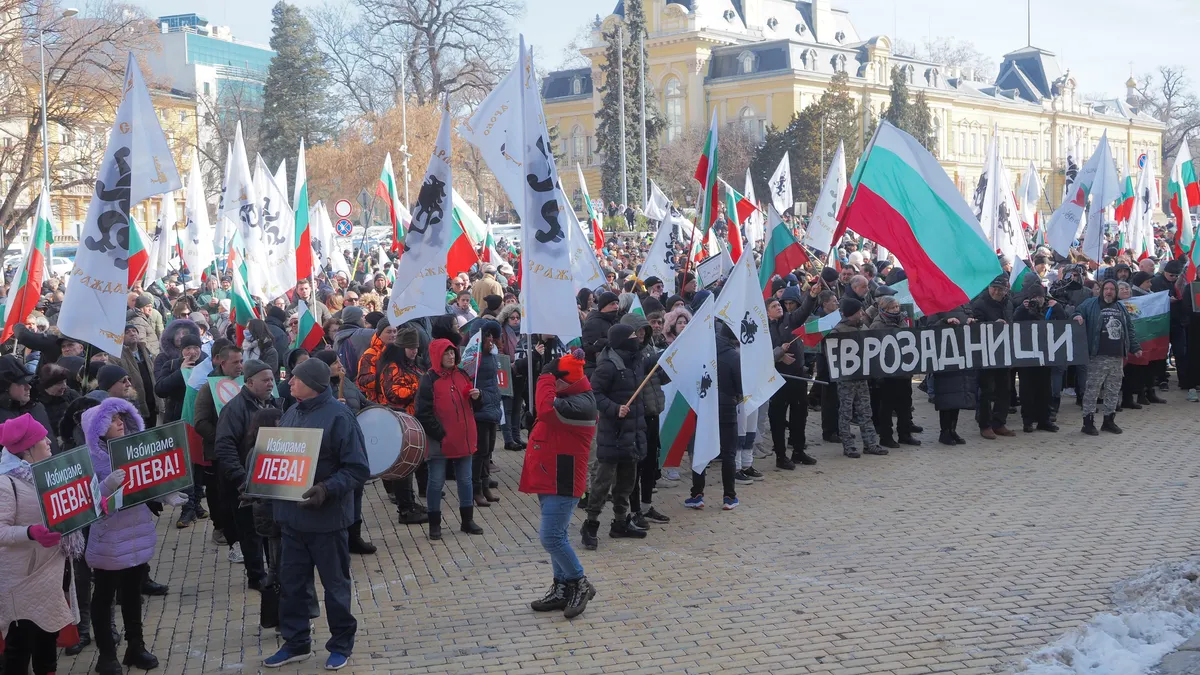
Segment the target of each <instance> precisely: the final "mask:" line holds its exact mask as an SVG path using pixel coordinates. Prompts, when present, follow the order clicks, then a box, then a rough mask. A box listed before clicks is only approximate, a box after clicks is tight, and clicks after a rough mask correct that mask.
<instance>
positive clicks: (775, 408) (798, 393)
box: [767, 283, 821, 471]
mask: <svg viewBox="0 0 1200 675" xmlns="http://www.w3.org/2000/svg"><path fill="white" fill-rule="evenodd" d="M820 292H821V287H820V285H819V284H816V283H813V284H810V285H809V287H808V293H805V294H804V295H803V296H801V293H800V287H799V286H789V287H787V288H785V289H784V291H783V309H784V311H783V318H782V319H781V320H780V321H779V322H778V324H776V326H777V327H776V329H775V330H772V331H771V346H772V347H774V348H775V369H776V370H778V371H779V372H780V373H782V374H784V375H791V376H793V377H805V376H806V375H805V372H804V343H803V342H802V341H800V340H798V339H796V336H795V335H794V334H793V333H792V331H794V330H796V329H798V328H800V327H801V326H803V325H804V324H805V323H806V322H807V321H808V318H809V317H810V316H812V312H813V309H815V308H816V306H817V296H818V295H819V294H820ZM788 343H791V344H790V345H789V346H788V347H787V349H786V350H785V349H784V347H783V346H784V345H785V344H788ZM767 418H768V420H769V421H770V425H771V442H772V445H773V447H774V450H775V466H776V468H779V469H783V470H785V471H792V470H794V469H795V468H796V463H797V462H799V463H800V464H805V465H812V464H816V463H817V460H816V459H814V458H813V457H811V456H810V455H809V454H808V453H807V452H805V450H806V449H807V447H808V444H807V442H806V439H805V435H804V430H805V427H806V426H807V425H808V383H807V382H805V381H804V380H796V379H791V378H784V380H783V386H782V387H780V388H779V391H776V392H775V394H774V395H773V396H772V397H771V401H770V403H768V404H767ZM785 433H786V434H788V435H790V437H791V442H792V457H791V459H788V456H787V444H786V443H785Z"/></svg>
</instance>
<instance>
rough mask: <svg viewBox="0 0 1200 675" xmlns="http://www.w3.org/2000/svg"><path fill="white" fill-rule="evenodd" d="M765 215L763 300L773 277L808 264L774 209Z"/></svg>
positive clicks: (760, 277) (761, 274) (760, 272)
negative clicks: (766, 223) (765, 241)
mask: <svg viewBox="0 0 1200 675" xmlns="http://www.w3.org/2000/svg"><path fill="white" fill-rule="evenodd" d="M767 214H768V215H767V221H768V227H769V229H768V230H767V243H766V245H765V246H764V248H763V257H762V267H760V268H759V270H758V285H759V286H761V287H762V293H763V298H769V297H770V296H771V279H773V278H775V275H779V276H781V277H782V276H785V275H788V274H791V272H792V270H794V269H796V268H797V267H800V266H801V265H803V264H805V263H807V262H808V254H807V253H805V252H804V247H803V246H801V245H800V242H798V241H796V237H795V236H794V235H793V234H792V230H791V229H790V228H789V227H788V226H787V223H785V222H783V219H782V218H780V217H779V213H777V212H776V211H775V207H774V206H768V207H767ZM992 257H995V256H992Z"/></svg>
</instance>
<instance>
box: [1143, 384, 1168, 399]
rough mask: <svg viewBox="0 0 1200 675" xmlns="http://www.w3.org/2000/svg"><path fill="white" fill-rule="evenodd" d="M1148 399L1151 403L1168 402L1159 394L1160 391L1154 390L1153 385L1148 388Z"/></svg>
mask: <svg viewBox="0 0 1200 675" xmlns="http://www.w3.org/2000/svg"><path fill="white" fill-rule="evenodd" d="M1146 400H1147V401H1149V402H1150V403H1166V401H1165V400H1163V398H1162V397H1161V396H1159V395H1158V392H1157V391H1154V388H1153V387H1151V388H1149V389H1147V390H1146Z"/></svg>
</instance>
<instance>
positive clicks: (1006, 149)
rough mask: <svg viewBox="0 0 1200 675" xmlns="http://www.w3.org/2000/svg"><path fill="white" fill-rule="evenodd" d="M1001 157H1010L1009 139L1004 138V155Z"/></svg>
mask: <svg viewBox="0 0 1200 675" xmlns="http://www.w3.org/2000/svg"><path fill="white" fill-rule="evenodd" d="M1000 156H1001V157H1008V137H1007V136H1005V137H1004V154H1003V155H1000Z"/></svg>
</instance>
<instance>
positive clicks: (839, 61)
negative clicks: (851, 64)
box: [830, 54, 846, 73]
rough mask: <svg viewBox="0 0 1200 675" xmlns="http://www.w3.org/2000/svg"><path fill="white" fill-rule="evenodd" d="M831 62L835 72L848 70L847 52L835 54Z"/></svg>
mask: <svg viewBox="0 0 1200 675" xmlns="http://www.w3.org/2000/svg"><path fill="white" fill-rule="evenodd" d="M830 63H831V64H833V72H835V73H844V72H846V55H845V54H837V55H835V56H834V57H833V59H832V60H831V61H830Z"/></svg>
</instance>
